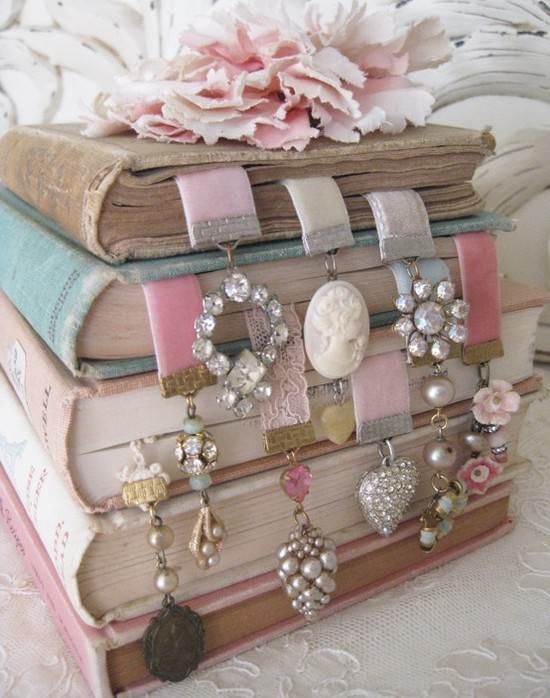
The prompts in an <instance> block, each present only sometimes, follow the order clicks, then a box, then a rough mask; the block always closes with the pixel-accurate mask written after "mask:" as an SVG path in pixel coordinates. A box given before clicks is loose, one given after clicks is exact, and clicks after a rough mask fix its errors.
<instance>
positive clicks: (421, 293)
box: [413, 279, 433, 301]
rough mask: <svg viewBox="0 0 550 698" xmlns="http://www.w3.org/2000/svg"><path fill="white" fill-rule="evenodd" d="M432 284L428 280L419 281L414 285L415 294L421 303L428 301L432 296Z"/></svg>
mask: <svg viewBox="0 0 550 698" xmlns="http://www.w3.org/2000/svg"><path fill="white" fill-rule="evenodd" d="M432 290H433V287H432V284H431V283H430V282H429V281H428V280H427V279H417V280H416V281H415V282H414V283H413V293H414V295H415V296H416V297H417V298H418V300H420V301H427V300H428V298H429V297H430V296H431V295H432Z"/></svg>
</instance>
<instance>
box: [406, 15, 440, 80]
mask: <svg viewBox="0 0 550 698" xmlns="http://www.w3.org/2000/svg"><path fill="white" fill-rule="evenodd" d="M403 53H406V54H407V57H408V60H409V68H408V69H409V70H410V71H415V70H424V69H426V68H435V67H436V66H438V65H440V64H441V63H443V62H445V61H446V60H448V59H449V57H450V55H451V44H450V42H449V39H448V37H447V35H446V34H445V27H444V26H443V24H442V23H441V20H440V19H439V17H426V18H424V19H422V20H420V21H419V22H416V23H415V24H413V25H412V27H411V28H410V30H409V33H408V35H407V38H406V40H405V44H404V46H403Z"/></svg>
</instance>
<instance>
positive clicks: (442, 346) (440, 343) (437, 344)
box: [430, 337, 451, 361]
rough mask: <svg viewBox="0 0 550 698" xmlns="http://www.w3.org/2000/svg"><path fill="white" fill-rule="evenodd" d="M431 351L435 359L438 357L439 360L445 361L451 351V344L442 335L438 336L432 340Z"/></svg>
mask: <svg viewBox="0 0 550 698" xmlns="http://www.w3.org/2000/svg"><path fill="white" fill-rule="evenodd" d="M430 351H431V354H432V356H433V357H434V359H437V360H438V361H443V360H444V359H446V358H447V357H448V356H449V352H450V351H451V345H450V344H449V342H447V341H446V340H445V339H442V338H441V337H436V338H435V339H434V340H433V342H432V346H431V348H430Z"/></svg>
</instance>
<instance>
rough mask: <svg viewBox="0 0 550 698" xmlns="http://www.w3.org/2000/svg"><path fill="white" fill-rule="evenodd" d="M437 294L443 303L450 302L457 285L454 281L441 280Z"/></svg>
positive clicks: (436, 290)
mask: <svg viewBox="0 0 550 698" xmlns="http://www.w3.org/2000/svg"><path fill="white" fill-rule="evenodd" d="M435 295H436V298H437V300H438V301H440V302H441V303H448V302H449V301H452V300H453V298H454V297H455V285H454V284H453V282H452V281H440V282H439V283H438V284H437V286H436V289H435Z"/></svg>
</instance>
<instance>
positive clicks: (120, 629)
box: [0, 466, 512, 698]
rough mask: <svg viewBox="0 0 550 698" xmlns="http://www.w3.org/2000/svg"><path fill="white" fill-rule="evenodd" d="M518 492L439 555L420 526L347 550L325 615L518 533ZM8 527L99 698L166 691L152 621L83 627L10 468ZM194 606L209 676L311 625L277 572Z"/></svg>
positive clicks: (485, 508)
mask: <svg viewBox="0 0 550 698" xmlns="http://www.w3.org/2000/svg"><path fill="white" fill-rule="evenodd" d="M511 486H512V485H511V482H505V483H502V484H500V485H497V486H495V487H493V488H491V489H490V490H489V492H488V493H487V494H486V495H484V496H482V497H472V498H471V501H470V504H469V506H468V508H467V510H466V512H465V513H464V514H463V515H461V516H460V517H458V519H457V520H456V522H455V526H454V529H453V531H452V532H451V533H450V534H449V535H448V536H447V537H446V538H444V539H443V540H442V541H440V543H439V544H438V547H437V548H436V549H435V551H434V552H433V553H431V554H430V555H426V554H425V553H423V552H422V551H421V550H420V547H419V545H418V540H417V536H418V523H417V522H416V521H410V522H408V523H404V524H401V526H400V527H399V528H398V530H397V531H396V533H395V534H394V535H393V536H391V538H389V539H384V538H382V537H381V536H378V535H373V534H371V535H368V536H363V537H360V538H357V539H355V540H352V541H350V542H349V543H347V544H344V545H340V546H339V547H338V558H339V562H340V566H339V569H338V572H337V573H336V583H337V588H336V592H335V593H334V594H333V600H332V602H331V603H330V604H329V606H328V607H327V608H326V609H325V610H324V611H323V612H322V615H323V616H324V617H325V616H328V615H330V614H331V613H335V612H338V611H340V610H342V609H344V608H347V607H348V606H350V605H352V604H354V603H358V602H360V601H364V600H366V599H368V598H369V597H371V596H373V595H374V594H378V593H381V592H382V591H385V590H387V589H390V588H392V587H394V586H396V585H398V584H401V583H403V582H404V581H406V580H408V579H411V578H412V577H414V576H416V575H418V574H421V573H422V572H426V571H428V570H430V569H433V568H434V567H438V566H440V565H442V564H445V563H446V562H449V561H450V560H454V559H456V558H458V557H460V556H462V555H465V554H467V553H468V552H470V551H472V550H475V549H477V548H478V547H480V546H481V545H484V544H486V543H489V542H491V541H494V540H496V539H497V538H499V537H500V536H502V535H504V534H505V533H506V532H507V531H509V530H510V529H511V526H512V522H511V520H510V519H509V517H508V504H509V496H510V490H511ZM0 519H1V520H2V522H3V525H4V526H5V527H6V529H7V530H8V532H9V534H10V535H11V537H12V539H13V541H14V543H15V545H16V547H17V550H18V552H19V554H20V555H21V556H22V557H23V558H24V561H25V564H26V566H27V569H28V571H29V574H30V575H31V576H32V578H33V580H34V582H35V584H36V586H37V587H38V589H39V590H40V592H41V594H42V597H43V599H44V601H45V602H46V604H47V605H48V608H49V610H50V613H51V615H52V617H53V619H54V622H55V623H56V625H57V627H58V630H59V632H60V634H61V636H62V637H63V639H64V640H65V642H66V644H67V647H68V648H69V650H70V652H71V653H72V655H73V657H74V659H75V660H76V662H77V664H78V666H79V667H80V670H81V671H82V674H83V675H84V677H85V679H86V681H87V682H88V685H89V686H90V689H91V691H92V693H93V695H94V696H96V697H97V698H106V697H107V696H110V695H112V694H113V693H119V692H122V691H125V690H128V689H130V693H129V695H132V696H137V695H139V694H141V693H142V692H146V691H147V690H149V689H152V688H154V686H155V684H156V683H157V682H156V681H155V679H154V678H153V677H152V676H150V675H149V674H148V673H147V670H146V667H145V664H144V658H143V650H142V644H141V637H142V636H143V633H144V630H145V628H146V626H147V624H148V622H149V620H150V618H151V614H148V615H144V616H140V617H138V618H135V619H133V620H129V621H113V622H111V623H110V624H109V625H107V626H105V627H104V628H102V629H98V628H93V627H90V626H88V625H86V624H85V623H83V622H82V620H81V618H80V617H79V616H78V615H77V614H76V612H75V610H74V608H73V606H72V603H71V600H70V598H69V597H68V596H67V593H66V591H65V589H64V588H63V585H62V583H61V582H60V579H59V576H58V574H57V572H56V570H55V568H54V566H53V564H52V561H51V559H50V558H49V556H48V554H47V552H46V550H45V548H44V545H43V544H42V541H41V540H40V538H39V537H38V536H37V534H36V531H35V529H34V526H33V524H32V521H31V520H30V518H29V516H28V514H27V512H26V511H25V509H24V507H23V506H22V505H21V502H20V501H19V499H18V496H17V494H16V492H15V490H14V488H13V486H12V485H11V483H10V481H9V479H8V478H7V477H6V475H5V473H4V472H3V470H2V467H1V466H0ZM188 603H189V605H191V607H192V608H193V609H194V610H195V611H197V612H198V613H200V615H201V617H202V620H203V625H204V628H205V655H204V659H203V662H202V664H201V667H206V666H209V665H212V664H214V663H217V662H220V661H222V660H224V659H227V658H229V657H231V656H234V655H236V654H238V653H240V652H243V651H245V650H246V649H249V648H250V647H254V646H256V645H258V644H260V643H262V642H266V641H267V640H270V639H272V638H274V637H277V636H279V635H283V634H285V633H287V632H290V631H291V630H295V629H296V628H298V627H300V626H301V625H302V624H303V622H304V621H303V618H302V616H300V615H299V614H297V613H295V612H294V611H293V610H292V608H291V606H290V604H289V602H288V598H287V597H286V596H285V594H283V592H282V591H281V589H280V582H279V579H278V578H277V576H276V574H275V573H274V572H273V571H270V572H266V573H264V574H262V575H259V576H256V577H253V578H251V579H248V580H245V581H241V582H236V583H234V584H230V585H228V586H226V587H225V588H223V589H221V590H219V591H217V592H214V593H210V594H200V595H198V596H196V597H195V598H193V599H191V600H190V601H189V602H188ZM132 689H133V690H132Z"/></svg>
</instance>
